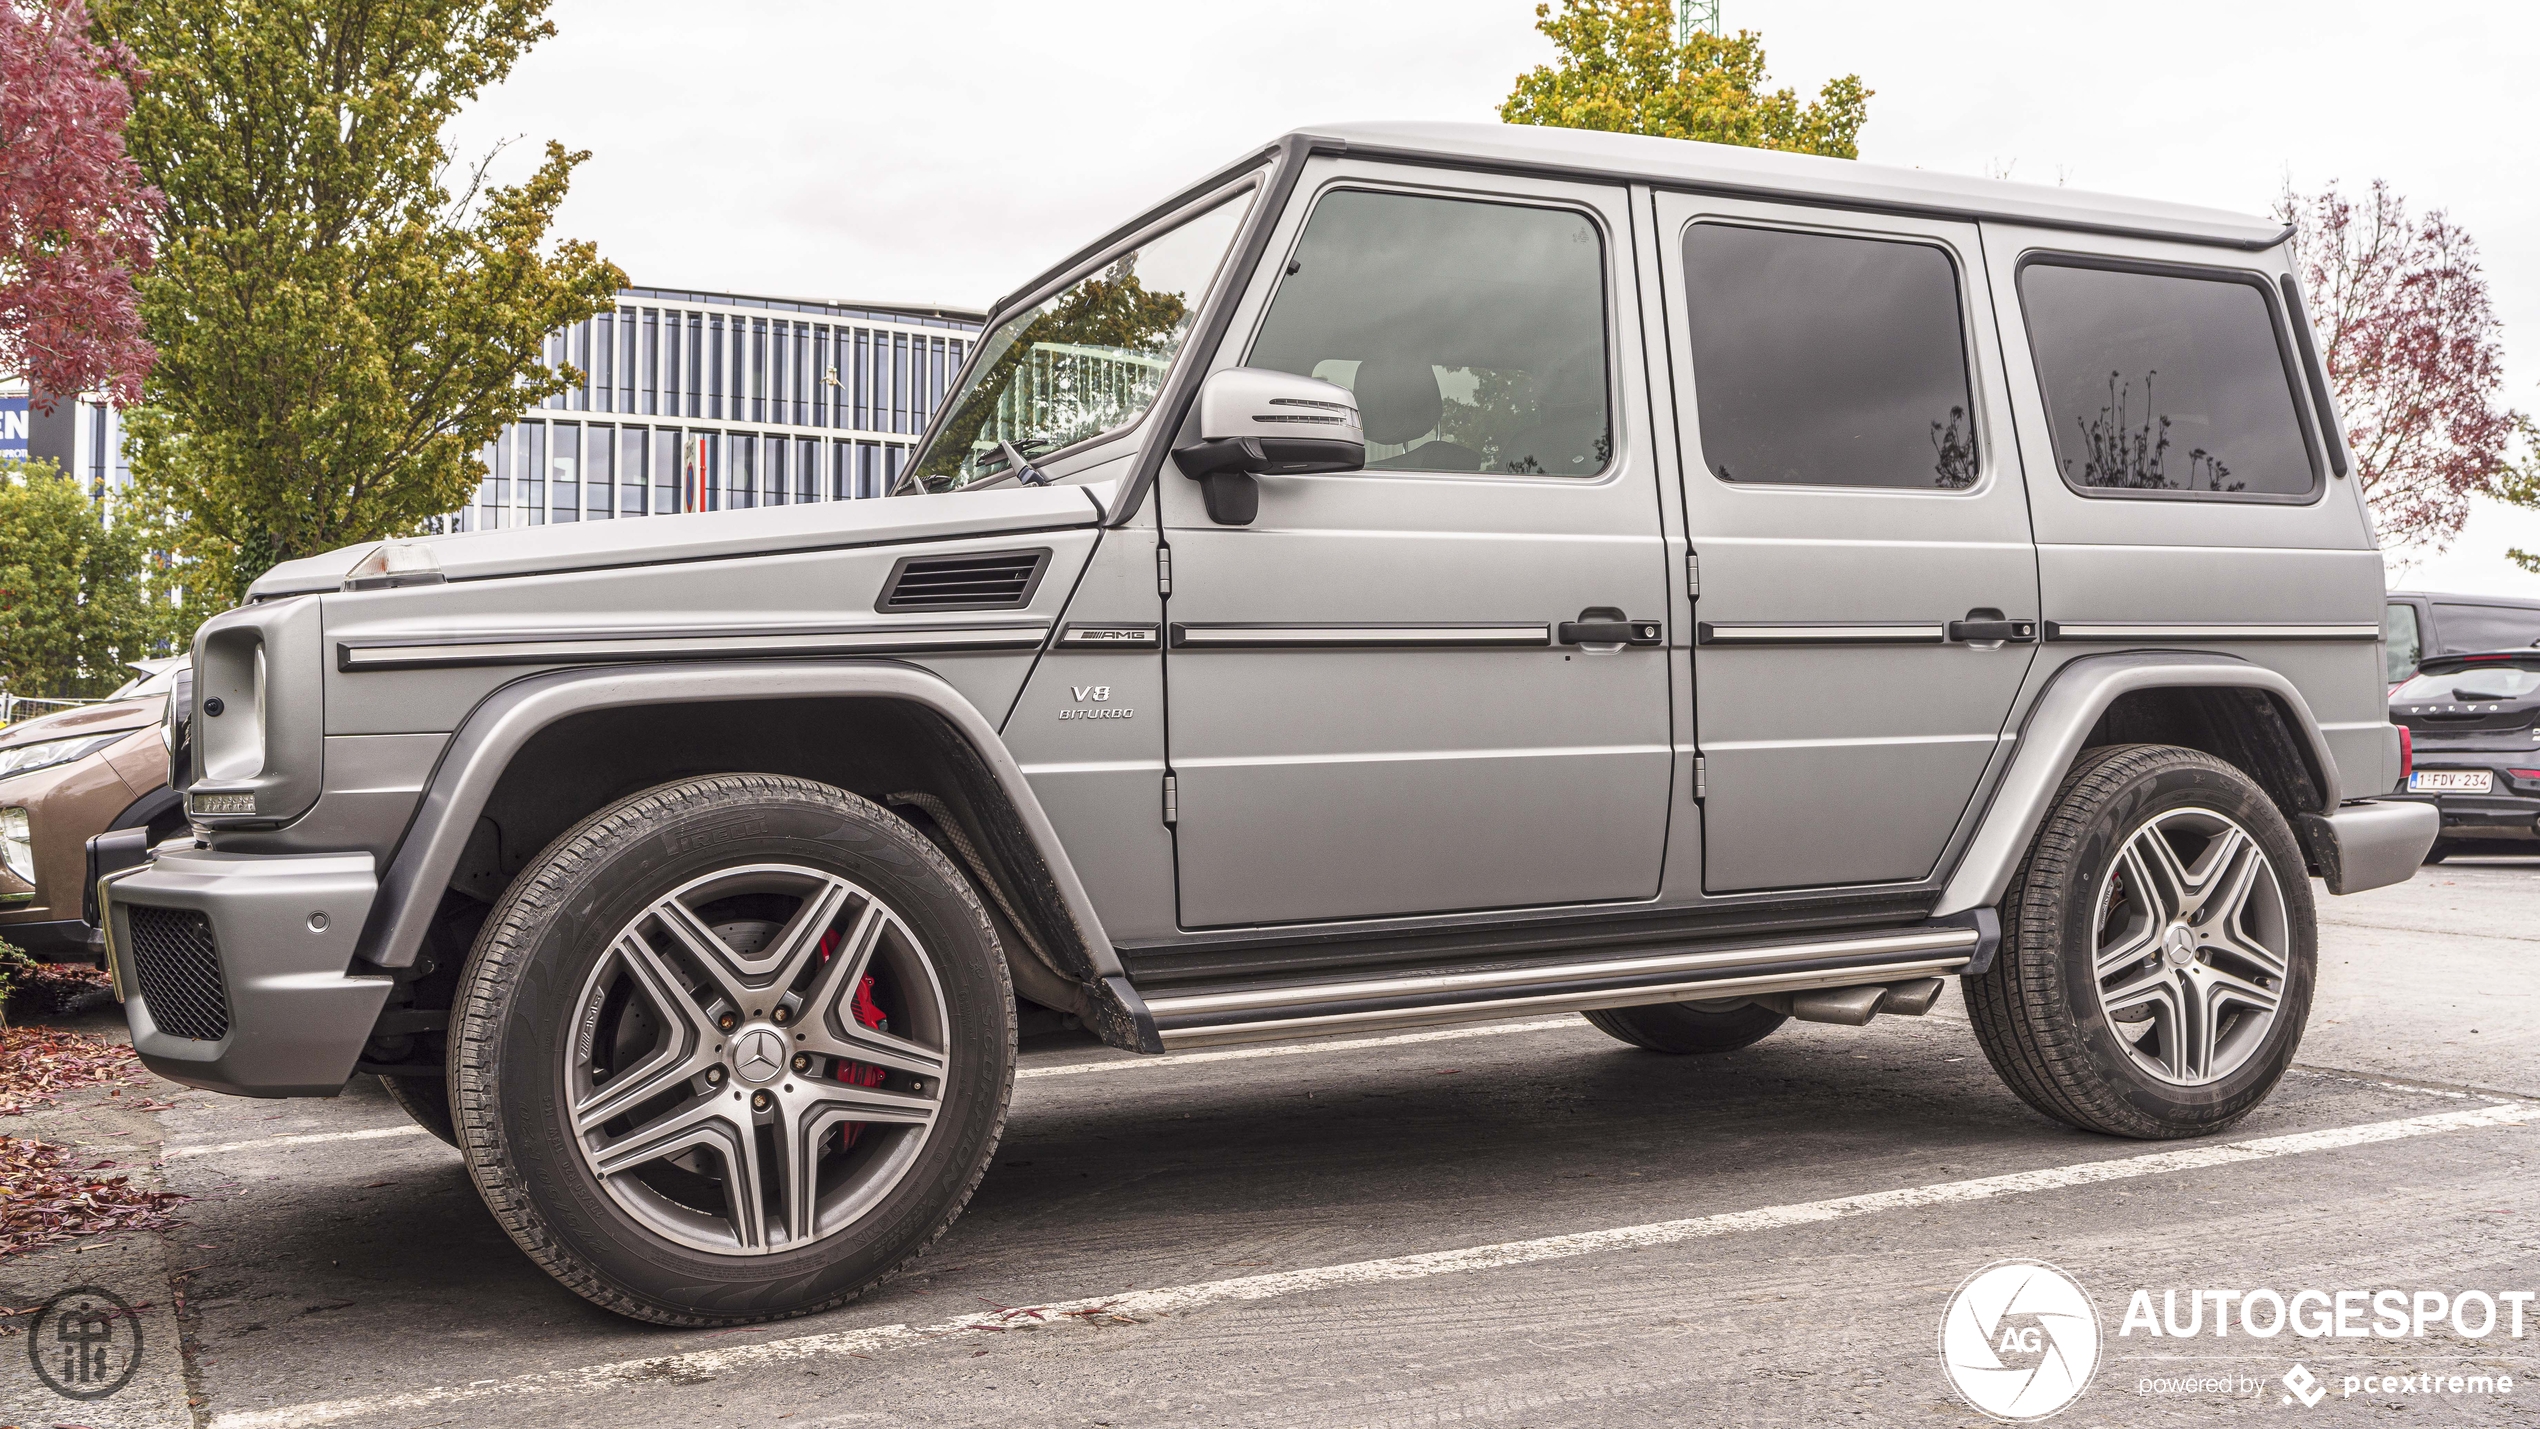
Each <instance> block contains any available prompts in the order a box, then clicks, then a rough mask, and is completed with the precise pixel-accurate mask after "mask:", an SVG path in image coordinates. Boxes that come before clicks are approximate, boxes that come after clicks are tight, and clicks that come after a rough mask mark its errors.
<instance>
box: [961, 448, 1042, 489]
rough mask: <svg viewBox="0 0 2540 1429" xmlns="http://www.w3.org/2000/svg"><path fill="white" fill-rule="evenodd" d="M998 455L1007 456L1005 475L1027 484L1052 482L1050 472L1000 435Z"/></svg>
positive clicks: (1034, 484)
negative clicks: (1035, 464)
mask: <svg viewBox="0 0 2540 1429" xmlns="http://www.w3.org/2000/svg"><path fill="white" fill-rule="evenodd" d="M997 455H999V456H1001V457H1004V458H1005V471H1004V473H1003V475H1004V476H1011V477H1013V478H1014V479H1015V480H1016V481H1019V482H1021V483H1023V484H1024V485H1025V486H1047V485H1049V484H1050V479H1049V474H1048V473H1047V472H1044V471H1042V470H1041V469H1040V468H1039V467H1037V466H1034V465H1032V463H1031V461H1030V460H1029V459H1028V458H1026V457H1025V456H1024V455H1023V453H1022V452H1020V451H1017V450H1015V446H1014V443H1012V442H1009V441H1007V440H1006V439H1005V438H1003V437H999V438H998V439H997ZM971 484H972V485H973V486H976V485H978V483H977V482H972V483H971Z"/></svg>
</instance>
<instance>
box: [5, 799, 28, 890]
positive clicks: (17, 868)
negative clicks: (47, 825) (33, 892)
mask: <svg viewBox="0 0 2540 1429" xmlns="http://www.w3.org/2000/svg"><path fill="white" fill-rule="evenodd" d="M0 864H5V865H7V867H8V870H9V871H10V872H11V873H14V874H16V875H17V876H18V881H19V882H21V883H24V884H26V885H27V886H28V887H30V888H32V887H34V886H35V836H34V834H33V833H31V832H30V831H29V830H28V829H27V826H26V810H24V809H0Z"/></svg>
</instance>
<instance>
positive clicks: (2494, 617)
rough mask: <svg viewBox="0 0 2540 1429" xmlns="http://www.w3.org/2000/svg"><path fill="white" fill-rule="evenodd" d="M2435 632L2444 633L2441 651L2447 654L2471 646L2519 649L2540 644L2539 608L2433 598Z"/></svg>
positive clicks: (2485, 648)
mask: <svg viewBox="0 0 2540 1429" xmlns="http://www.w3.org/2000/svg"><path fill="white" fill-rule="evenodd" d="M2434 633H2435V634H2437V635H2439V636H2441V637H2443V650H2442V653H2443V654H2446V655H2449V654H2453V653H2455V652H2459V651H2470V650H2519V649H2523V648H2525V647H2527V646H2532V645H2540V610H2525V609H2523V608H2522V607H2520V606H2513V605H2454V604H2451V603H2449V602H2446V601H2436V602H2435V603H2434Z"/></svg>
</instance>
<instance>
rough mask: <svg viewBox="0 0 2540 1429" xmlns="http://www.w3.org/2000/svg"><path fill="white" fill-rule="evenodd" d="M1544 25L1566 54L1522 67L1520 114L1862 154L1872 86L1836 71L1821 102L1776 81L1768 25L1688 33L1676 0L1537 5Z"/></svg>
mask: <svg viewBox="0 0 2540 1429" xmlns="http://www.w3.org/2000/svg"><path fill="white" fill-rule="evenodd" d="M1535 28H1536V29H1538V30H1541V31H1542V32H1543V33H1544V34H1545V35H1546V36H1547V37H1549V38H1550V39H1551V41H1552V45H1553V49H1554V50H1555V51H1556V52H1557V58H1556V59H1555V60H1554V62H1553V63H1552V64H1550V65H1537V66H1536V67H1535V68H1534V69H1533V70H1532V71H1530V72H1528V73H1526V74H1522V75H1519V76H1518V77H1517V87H1516V89H1514V90H1512V91H1510V93H1509V95H1508V100H1507V102H1506V103H1504V104H1502V105H1500V106H1499V117H1500V118H1501V119H1502V120H1505V121H1506V122H1508V123H1510V124H1546V125H1551V126H1554V127H1556V128H1562V129H1603V130H1606V131H1608V132H1612V133H1621V134H1655V135H1657V136H1659V137H1661V138H1666V139H1698V140H1701V141H1703V142H1705V143H1710V144H1743V145H1745V146H1746V147H1748V148H1751V149H1781V150H1785V151H1788V152H1790V153H1795V154H1824V155H1826V156H1828V157H1830V158H1836V159H1857V158H1859V157H1861V150H1860V145H1859V143H1858V142H1857V141H1858V139H1859V137H1860V133H1861V126H1862V124H1864V123H1865V122H1867V121H1868V119H1869V117H1870V115H1869V110H1870V95H1871V93H1872V91H1870V90H1868V89H1865V88H1863V87H1862V84H1861V77H1860V76H1859V75H1853V74H1847V75H1845V76H1844V77H1843V78H1841V79H1837V80H1830V81H1828V82H1827V84H1826V86H1825V87H1824V88H1823V89H1821V90H1819V91H1818V93H1817V99H1816V101H1815V102H1814V103H1811V104H1802V103H1801V102H1800V100H1799V96H1798V95H1797V94H1796V93H1795V92H1793V91H1791V90H1789V89H1776V90H1772V91H1770V92H1767V91H1766V90H1765V88H1764V84H1765V77H1764V76H1765V69H1764V37H1763V36H1761V35H1758V34H1755V33H1754V32H1752V31H1748V30H1740V31H1739V32H1738V33H1737V34H1736V35H1735V36H1733V37H1723V36H1719V35H1710V34H1704V33H1702V32H1700V31H1696V32H1694V34H1693V35H1692V36H1691V38H1689V39H1688V40H1687V41H1686V42H1685V43H1684V44H1682V45H1679V44H1677V43H1676V22H1675V12H1674V10H1673V8H1672V7H1671V6H1670V4H1669V3H1668V0H1561V13H1560V14H1559V15H1555V14H1553V13H1552V7H1551V6H1550V5H1548V4H1544V5H1537V6H1536V7H1535Z"/></svg>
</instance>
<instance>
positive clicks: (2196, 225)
mask: <svg viewBox="0 0 2540 1429" xmlns="http://www.w3.org/2000/svg"><path fill="white" fill-rule="evenodd" d="M1298 133H1299V135H1300V137H1306V138H1316V139H1338V140H1340V141H1342V142H1343V143H1345V144H1347V145H1348V146H1349V148H1350V149H1351V151H1353V152H1357V151H1362V150H1365V151H1373V152H1374V153H1377V154H1383V153H1387V152H1390V153H1395V154H1402V155H1406V156H1408V155H1419V156H1424V157H1432V158H1442V159H1458V160H1465V161H1475V160H1478V161H1480V162H1482V163H1484V164H1488V165H1494V166H1500V167H1512V168H1536V169H1542V168H1553V169H1566V170H1571V171H1575V172H1580V173H1585V174H1593V175H1598V176H1605V177H1612V178H1618V179H1643V180H1647V181H1649V182H1652V183H1659V184H1671V185H1681V186H1685V187H1691V188H1700V189H1707V190H1711V191H1714V192H1723V191H1725V192H1742V193H1749V194H1752V195H1754V196H1757V197H1762V198H1799V199H1809V200H1815V201H1818V202H1824V201H1827V200H1832V201H1835V202H1838V203H1842V204H1846V205H1851V206H1858V207H1864V208H1874V209H1880V210H1885V211H1888V212H1901V213H1925V214H1933V215H1941V216H1949V217H1958V218H1992V219H2001V220H2007V221H2010V222H2015V223H2031V224H2038V225H2042V226H2045V227H2051V228H2079V229H2089V230H2096V231H2103V232H2106V231H2115V232H2125V233H2138V234H2143V235H2145V236H2149V237H2162V238H2184V239H2190V240H2193V241H2197V242H2202V243H2213V244H2221V245H2224V246H2228V247H2233V248H2245V249H2258V248H2267V247H2271V246H2273V245H2274V244H2276V243H2279V242H2281V241H2283V239H2284V237H2285V234H2286V228H2285V226H2284V225H2283V224H2282V223H2280V222H2278V221H2276V220H2274V219H2270V218H2259V217H2255V216H2252V215H2249V214H2244V213H2235V212H2232V211H2230V210H2228V209H2219V208H2199V207H2196V206H2194V205H2191V204H2180V203H2163V202H2160V201H2157V200H2154V199H2139V198H2126V197H2122V196H2119V195H2115V194H2099V193H2087V192H2084V191H2082V190H2079V189H2066V188H2048V187H2046V186H2045V185H2043V184H2016V183H2011V182H2009V181H2007V180H2003V179H1979V178H1969V177H1965V176H1962V175H1958V174H1942V173H1934V172H1932V171H1930V170H1926V169H1897V168H1889V167H1887V166H1886V165H1883V164H1864V163H1862V162H1860V161H1859V160H1857V159H1827V158H1820V157H1818V156H1817V155H1814V154H1782V153H1775V152H1772V151H1770V150H1765V149H1748V148H1741V147H1738V146H1736V145H1731V144H1701V143H1695V142H1693V141H1691V140H1686V139H1659V138H1653V137H1650V136H1648V135H1644V134H1607V133H1601V132H1598V131H1594V130H1587V129H1553V128H1547V127H1544V126H1541V125H1534V124H1430V123H1368V124H1335V125H1322V126H1318V127H1315V128H1313V129H1307V130H1300V131H1298Z"/></svg>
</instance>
